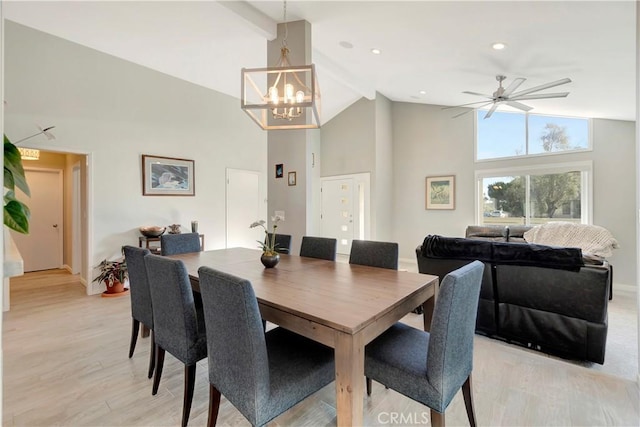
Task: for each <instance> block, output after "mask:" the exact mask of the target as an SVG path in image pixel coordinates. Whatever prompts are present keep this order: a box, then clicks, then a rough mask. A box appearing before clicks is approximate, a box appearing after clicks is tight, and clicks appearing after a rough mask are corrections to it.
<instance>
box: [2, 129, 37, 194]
mask: <svg viewBox="0 0 640 427" xmlns="http://www.w3.org/2000/svg"><path fill="white" fill-rule="evenodd" d="M4 168H5V173H4V176H5V187H6V177H7V169H8V170H9V172H10V173H11V175H12V176H13V183H14V185H15V186H16V187H18V188H19V189H20V190H22V191H23V192H24V194H26V195H27V196H29V197H31V193H30V191H29V186H28V185H27V179H26V177H25V175H24V168H23V167H22V158H21V157H20V152H19V151H18V148H17V147H16V146H15V145H13V144H12V143H11V141H9V138H7V135H5V136H4ZM8 188H10V189H12V190H13V189H14V187H13V186H11V187H8Z"/></svg>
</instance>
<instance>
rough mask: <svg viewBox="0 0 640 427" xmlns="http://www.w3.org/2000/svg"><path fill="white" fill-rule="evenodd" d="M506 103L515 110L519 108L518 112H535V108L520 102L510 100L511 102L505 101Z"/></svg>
mask: <svg viewBox="0 0 640 427" xmlns="http://www.w3.org/2000/svg"><path fill="white" fill-rule="evenodd" d="M505 103H506V104H507V105H510V106H512V107H513V108H517V109H518V110H522V111H531V110H533V107H529V106H528V105H524V104H521V103H520V102H516V101H511V100H509V101H505Z"/></svg>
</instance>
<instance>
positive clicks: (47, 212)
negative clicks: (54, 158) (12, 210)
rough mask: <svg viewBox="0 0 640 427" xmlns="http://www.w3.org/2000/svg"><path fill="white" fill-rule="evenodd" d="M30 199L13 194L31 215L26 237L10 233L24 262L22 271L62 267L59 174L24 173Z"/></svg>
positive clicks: (60, 175) (60, 178) (60, 188)
mask: <svg viewBox="0 0 640 427" xmlns="http://www.w3.org/2000/svg"><path fill="white" fill-rule="evenodd" d="M25 175H26V178H27V183H28V184H29V190H30V191H31V197H27V196H25V195H24V193H22V191H19V190H18V191H17V197H18V200H20V201H22V202H24V203H26V205H27V206H28V207H29V210H30V211H31V218H30V220H29V234H28V235H25V234H20V233H16V232H13V231H12V236H13V239H14V240H15V242H16V246H17V247H18V250H19V251H20V255H21V256H22V259H23V260H24V271H25V272H28V271H38V270H50V269H54V268H60V267H62V237H63V229H62V227H63V223H62V190H63V184H62V171H61V170H48V169H28V170H25Z"/></svg>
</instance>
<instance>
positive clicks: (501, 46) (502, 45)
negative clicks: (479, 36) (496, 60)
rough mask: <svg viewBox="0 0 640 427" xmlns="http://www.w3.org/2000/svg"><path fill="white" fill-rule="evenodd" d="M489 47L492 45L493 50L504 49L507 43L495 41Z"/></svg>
mask: <svg viewBox="0 0 640 427" xmlns="http://www.w3.org/2000/svg"><path fill="white" fill-rule="evenodd" d="M491 47H492V48H493V49H494V50H502V49H504V48H505V47H507V45H506V44H504V43H502V42H496V43H494V44H492V45H491Z"/></svg>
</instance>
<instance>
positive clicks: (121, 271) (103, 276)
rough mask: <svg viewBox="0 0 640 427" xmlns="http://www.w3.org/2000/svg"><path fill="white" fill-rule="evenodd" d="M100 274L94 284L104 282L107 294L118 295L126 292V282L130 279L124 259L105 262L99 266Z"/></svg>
mask: <svg viewBox="0 0 640 427" xmlns="http://www.w3.org/2000/svg"><path fill="white" fill-rule="evenodd" d="M98 268H99V269H100V274H99V275H98V276H97V277H96V278H95V279H93V281H94V282H103V283H104V284H105V285H106V288H107V290H106V291H105V293H106V294H118V293H121V292H124V290H125V289H124V282H125V280H126V279H127V278H128V277H129V271H128V270H127V263H126V262H125V260H124V259H120V260H118V261H108V260H106V259H105V260H103V261H102V262H101V263H100V264H98Z"/></svg>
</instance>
